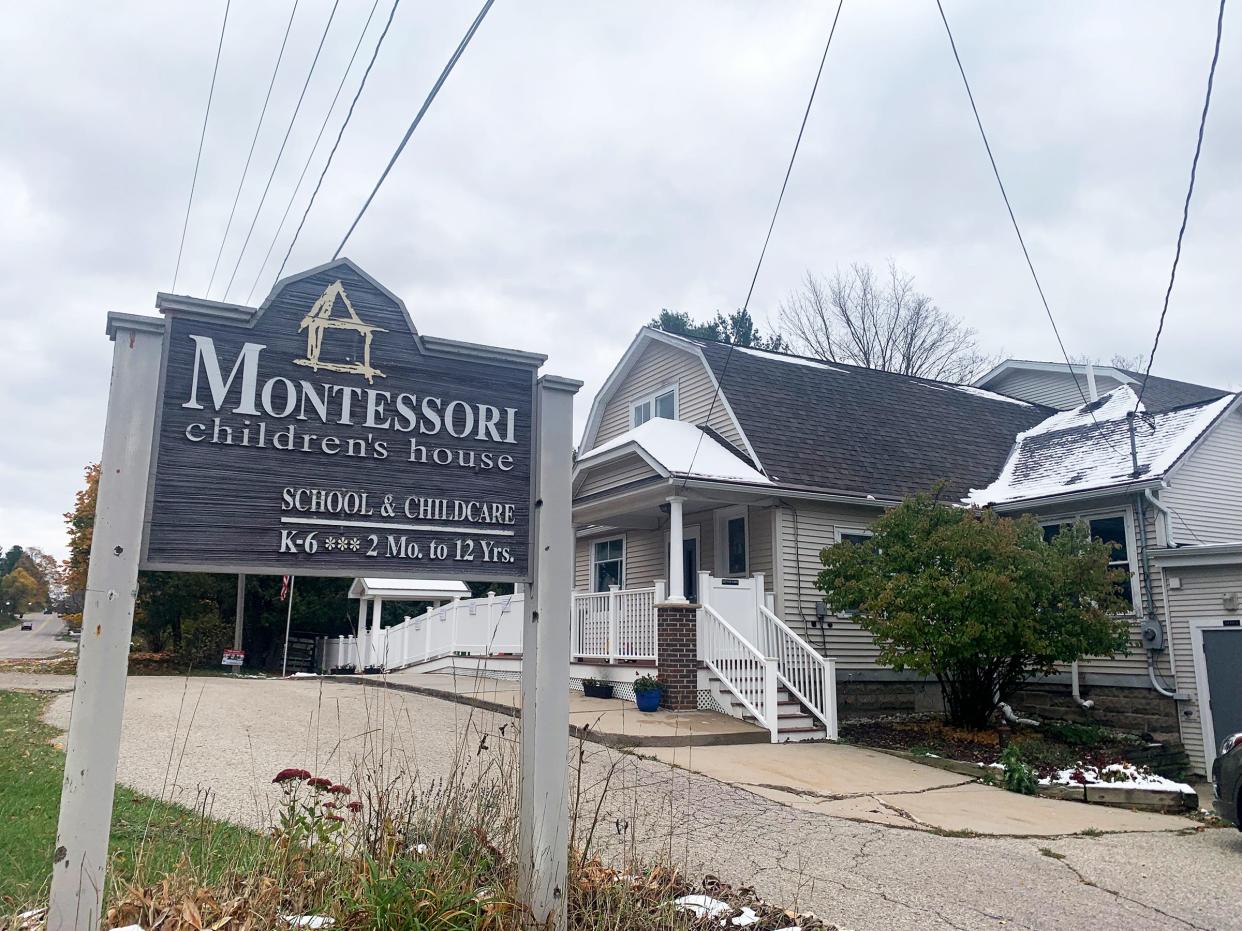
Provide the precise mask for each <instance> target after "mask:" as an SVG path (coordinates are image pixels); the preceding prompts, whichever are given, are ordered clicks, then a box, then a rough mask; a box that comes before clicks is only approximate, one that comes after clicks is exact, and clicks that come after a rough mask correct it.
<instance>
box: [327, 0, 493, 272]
mask: <svg viewBox="0 0 1242 931" xmlns="http://www.w3.org/2000/svg"><path fill="white" fill-rule="evenodd" d="M495 2H496V0H487V2H486V3H484V4H483V8H482V9H481V10H479V15H478V16H476V17H475V18H474V22H473V23H471V24H470V28H469V29H467V30H466V34H465V35H464V36H463V37H462V40H461V42H459V43H458V45H457V49H456V51H454V52H453V55H452V57H451V58H449V60H448V64H447V65H445V66H444V70H443V71H441V72H440V76H439V77H438V78H436V83H435V84H434V85H432V87H431V93H429V94H428V95H427V99H426V100H424V101H423V105H422V106H421V107H420V108H419V110H418V113H417V114H415V116H414V121H413V122H412V123H410V128H409V129H407V130H406V131H405V136H404V137H403V138H402V139H401V143H400V144H399V145H398V146H397V150H396V151H395V152H393V153H392V158H390V159H389V160H388V164H387V165H386V166H385V167H384V171H383V173H382V174H381V175H380V176H379V180H378V181H376V182H375V187H374V188H373V189H372V190H371V193H370V194H369V195H367V199H366V202H365V203H364V204H363V205H362V209H361V210H359V211H358V216H356V217H354V222H353V223H351V224H350V225H349V229H348V230H346V232H345V237H344V238H343V239H342V240H341V244H340V245H339V246H337V247H336V251H335V252H334V253H332V258H334V259H335V258H336V257H337V256H339V255H340V254H341V250H342V249H344V248H345V243H347V242H349V237H350V236H352V235H353V232H354V230H355V229H356V228H357V227H358V223H359V222H360V221H361V220H362V216H363V214H365V213H366V212H367V208H368V207H370V206H371V201H373V200H374V199H375V195H376V194H377V193H378V192H379V189H380V185H382V184H383V183H384V179H385V178H387V177H388V172H390V171H392V166H393V165H395V164H396V163H397V159H398V158H400V157H401V153H402V152H403V151H405V146H406V143H407V142H409V141H410V137H411V136H412V135H414V130H416V129H417V128H418V124H419V123H421V122H422V120H423V115H424V114H425V113H426V112H427V110H428V109H429V108H430V107H431V102H432V101H433V100H435V99H436V94H438V93H440V88H441V87H443V86H444V82H445V81H446V80H447V79H448V76H449V74H451V73H452V71H453V66H454V65H456V64H457V59H459V58H461V55H462V52H464V51H465V50H466V46H467V45H469V44H470V40H471V39H473V38H474V34H475V32H476V31H477V30H478V28H479V26H480V24H482V22H483V17H485V16H487V11H488V10H490V9H491V8H492V4H493V3H495Z"/></svg>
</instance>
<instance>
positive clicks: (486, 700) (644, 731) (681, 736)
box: [332, 670, 769, 747]
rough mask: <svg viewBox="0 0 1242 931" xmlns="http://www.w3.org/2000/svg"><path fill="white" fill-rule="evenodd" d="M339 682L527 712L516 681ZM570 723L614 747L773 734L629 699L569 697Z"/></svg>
mask: <svg viewBox="0 0 1242 931" xmlns="http://www.w3.org/2000/svg"><path fill="white" fill-rule="evenodd" d="M332 678H333V679H334V680H336V681H340V682H350V683H353V684H357V683H362V684H365V685H368V686H374V687H382V686H389V687H392V688H395V689H399V690H404V691H410V692H415V693H418V694H422V695H430V696H433V697H437V698H448V699H450V700H461V701H464V702H465V703H466V704H470V705H474V706H475V707H477V708H483V709H486V710H491V711H500V712H502V713H510V714H512V713H515V712H516V711H517V710H518V709H520V708H521V707H522V686H521V682H519V681H518V680H517V679H493V678H489V677H486V676H474V675H472V674H470V673H460V672H452V671H445V672H430V673H428V672H415V671H413V670H402V671H400V672H394V673H389V674H388V675H385V676H333V677H332ZM569 724H570V729H571V731H572V732H573V733H574V735H575V736H584V737H588V738H589V739H591V740H594V741H596V742H597V743H603V744H607V745H608V746H612V747H690V746H711V745H720V744H730V745H733V744H756V743H763V744H767V743H768V742H769V736H768V732H767V731H765V730H764V729H763V728H761V727H757V726H756V725H754V724H747V723H746V722H745V721H740V720H738V719H737V718H731V717H729V716H728V715H724V714H717V713H715V712H711V711H668V710H665V709H661V710H659V711H654V712H651V713H644V712H642V711H639V710H638V708H637V707H636V706H635V705H634V702H633V701H632V700H630V699H620V698H587V697H586V696H585V695H583V694H582V693H581V692H573V691H571V692H570V693H569Z"/></svg>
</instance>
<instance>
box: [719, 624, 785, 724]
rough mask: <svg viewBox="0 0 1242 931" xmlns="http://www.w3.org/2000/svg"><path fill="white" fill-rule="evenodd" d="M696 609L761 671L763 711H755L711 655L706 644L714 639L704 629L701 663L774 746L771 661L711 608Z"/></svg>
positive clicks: (775, 718)
mask: <svg viewBox="0 0 1242 931" xmlns="http://www.w3.org/2000/svg"><path fill="white" fill-rule="evenodd" d="M700 607H701V609H702V610H703V613H704V616H705V617H706V618H708V620H709V621H712V622H715V625H716V627H718V628H719V629H720V630H721V631H723V633H724V634H725V635H726V637H727V638H728V639H729V640H730V641H732V645H733V646H734V647H740V648H741V652H743V653H749V654H750V655H749V657H748V659H749V660H750V662H751V663H752V664H754V665H755V666H756V668H757V669H760V670H762V671H763V686H764V687H763V704H764V710H763V711H760V710H759V708H757V707H756V706H755V703H754V702H752V701H751V700H750V699H749V698H747V697H746V694H745V693H744V690H743V689H741V688H740V687H739V686H738V685H737V683H735V682H734V681H733V679H732V678H731V677H730V676H729V674H728V672H726V671H725V668H724V667H723V666H722V665H721V664H720V662H719V661H718V660H717V659H716V658H714V657H713V656H712V651H711V649H710V645H711V643H712V641H713V639H714V638H713V637H712V635H711V633H710V632H709V631H708V630H704V635H705V636H704V641H705V643H704V650H703V662H704V664H705V665H706V666H707V668H708V669H710V670H711V671H712V672H714V673H715V674H716V678H718V679H719V680H720V681H721V682H723V683H724V685H725V688H727V689H728V690H729V691H730V692H731V693H732V694H733V696H734V697H735V698H736V699H737V700H738V702H739V703H740V704H741V706H742V707H743V708H745V709H746V710H747V711H749V712H750V713H751V715H752V716H753V717H754V718H755V720H756V721H758V722H759V724H760V726H761V727H763V728H764V729H765V730H767V731H768V732H769V733H770V734H771V735H772V742H773V743H775V742H776V739H777V717H778V708H777V702H776V679H777V674H776V663H775V661H774V660H771V659H769V658H768V657H766V656H764V655H763V653H761V652H760V651H759V650H758V649H757V648H756V647H755V645H754V644H753V643H751V642H750V641H749V640H747V639H746V638H745V637H743V636H742V635H741V633H739V632H738V630H737V628H735V627H734V626H733V625H732V624H730V623H729V622H728V621H726V620H725V619H724V618H723V617H722V616H721V614H720V612H719V611H717V610H716V609H715V608H713V607H712V606H711V605H710V604H702V605H700Z"/></svg>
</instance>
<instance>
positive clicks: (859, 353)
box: [779, 262, 992, 382]
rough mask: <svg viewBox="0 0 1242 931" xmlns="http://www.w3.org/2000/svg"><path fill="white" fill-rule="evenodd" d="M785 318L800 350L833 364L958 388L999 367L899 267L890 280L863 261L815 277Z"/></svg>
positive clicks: (787, 304)
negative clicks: (880, 277)
mask: <svg viewBox="0 0 1242 931" xmlns="http://www.w3.org/2000/svg"><path fill="white" fill-rule="evenodd" d="M779 319H780V325H781V328H782V330H783V331H784V336H785V339H786V341H787V342H788V343H789V344H790V345H791V346H792V347H793V348H794V349H795V350H796V351H799V352H802V353H804V354H806V355H810V356H815V357H817V358H820V359H823V360H824V361H826V362H845V363H848V364H851V365H860V366H863V367H865V368H873V369H883V370H885V371H888V372H898V373H900V374H902V375H914V376H918V377H920V378H934V379H937V380H940V381H952V382H969V381H971V380H972V379H974V378H975V377H977V376H978V375H979V374H981V373H982V372H984V371H986V369H987V368H988V367H989V366H990V364H991V363H992V359H991V358H990V357H989V356H987V355H986V354H985V353H983V351H982V350H980V348H979V343H978V339H977V337H976V333H975V331H974V330H973V329H971V328H970V327H968V326H966V325H965V324H963V323H962V321H961V320H959V319H958V318H956V317H954V316H952V315H951V314H949V313H948V312H946V311H944V310H941V309H940V308H939V307H937V306H936V304H935V302H934V301H932V299H931V298H930V297H928V296H927V295H926V294H922V293H920V292H919V291H917V290H915V288H914V276H913V275H909V274H906V273H905V272H903V271H901V270H900V269H899V268H898V267H897V266H896V264H895V263H892V262H890V263H889V265H888V274H887V275H886V276H885V279H884V280H883V281H880V280H877V276H876V274H875V271H874V270H873V269H872V268H871V266H870V265H866V264H859V263H855V264H853V265H851V266H850V268H849V270H848V271H846V272H842V271H841V270H840V269H838V270H837V271H836V272H834V273H833V275H832V277H831V278H824V277H822V276H819V275H816V274H814V273H813V272H809V271H808V272H807V273H806V277H805V278H804V279H803V282H802V286H801V287H800V288H799V289H798V290H797V291H795V292H793V293H792V294H790V295H789V297H787V298H786V299H785V301H784V302H783V303H782V304H781V307H780V311H779Z"/></svg>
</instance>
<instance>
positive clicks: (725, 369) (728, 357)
mask: <svg viewBox="0 0 1242 931" xmlns="http://www.w3.org/2000/svg"><path fill="white" fill-rule="evenodd" d="M844 5H845V0H837V11H836V13H835V14H833V17H832V26H831V27H830V28H829V29H828V41H826V42H825V43H824V54H823V55H821V56H820V59H819V69H818V70H817V71H816V72H815V83H814V84H812V85H811V96H810V97H809V98H808V99H807V102H806V110H805V111H803V114H802V123H801V125H799V126H798V137H797V138H796V139H795V140H794V147H793V152H791V153H790V154H789V164H788V165H787V166H786V167H785V178H784V180H783V181H781V192H780V194H779V195H778V196H777V198H776V208H775V209H774V210H773V211H772V220H771V222H770V223H768V232H767V235H765V236H764V237H763V248H762V249H760V250H759V261H757V262H756V263H755V273H754V274H753V275H751V276H750V287H749V288H748V289H747V290H746V301H745V302H744V303H743V304H742V310H744V311H749V309H750V299H751V297H752V296H753V295H754V293H755V282H757V281H758V280H759V270H760V269H761V268H763V259H764V256H766V255H767V254H768V243H770V242H771V241H772V231H773V230H774V229H775V228H776V217H777V216H778V215H779V214H780V212H781V202H782V201H784V199H785V189H786V188H787V187H789V176H790V175H791V174H793V167H794V161H795V160H797V158H798V149H799V147H800V146H801V145H802V134H803V133H804V132H806V122H807V120H808V119H809V118H810V116H811V105H812V104H814V103H815V92H816V91H817V90H819V79H820V78H821V77H822V76H823V74H824V63H825V62H826V61H827V60H828V50H829V49H830V48H832V37H833V36H834V35H836V34H837V20H839V19H840V18H841V7H842V6H844ZM734 348H735V344H734V343H733V342H730V343H729V351H728V353H726V354H725V360H724V365H722V366H721V368H720V377H719V378H718V379H716V390H715V391H713V392H712V403H711V404H710V405H709V406H708V408H707V418H706V420H704V424H709V423H711V419H712V414H713V413H714V412H715V410H716V401H717V399H718V398H719V397H720V389H721V387H722V386H723V385H724V381H725V376H727V375H728V374H729V363H730V362H731V361H732V360H733V350H734ZM705 435H706V434H705V433H704V432H703V431H702V430H700V431H699V438H698V440H697V442H695V444H694V452H693V453H692V454H691V456H690V464H689V465H688V466H687V467H686V474H685V477H683V478H682V481H681V487H682V490H683V491H684V490H685V488H686V482H688V481H689V480H690V475H691V473H692V472H693V471H694V460H695V459H696V458H698V455H699V448H700V447H701V446H702V445H703V437H704V436H705Z"/></svg>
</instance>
